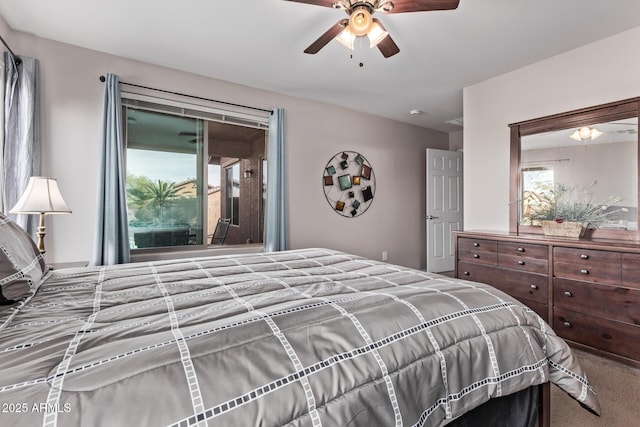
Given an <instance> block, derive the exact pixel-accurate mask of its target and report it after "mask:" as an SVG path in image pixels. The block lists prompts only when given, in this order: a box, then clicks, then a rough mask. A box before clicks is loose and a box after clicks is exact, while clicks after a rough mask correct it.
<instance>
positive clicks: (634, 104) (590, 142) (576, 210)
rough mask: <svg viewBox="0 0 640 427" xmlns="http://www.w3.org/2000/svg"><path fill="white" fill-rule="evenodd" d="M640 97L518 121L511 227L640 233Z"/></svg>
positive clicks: (627, 236)
mask: <svg viewBox="0 0 640 427" xmlns="http://www.w3.org/2000/svg"><path fill="white" fill-rule="evenodd" d="M639 104H640V102H639V98H634V99H631V100H625V101H620V102H617V103H610V104H606V105H602V106H596V107H590V108H586V109H582V110H576V111H571V112H567V113H562V114H557V115H554V116H547V117H543V118H540V119H535V120H529V121H527V122H521V123H515V124H512V125H510V127H511V186H510V227H509V228H510V231H511V232H515V233H518V234H522V233H535V234H538V233H542V227H541V225H542V224H543V223H542V221H544V220H551V221H557V222H562V221H565V220H566V221H577V222H581V223H583V224H588V230H587V234H586V237H587V238H601V237H602V238H612V239H623V240H637V239H638V236H639V234H638V155H639V153H638V144H639V139H638V108H639Z"/></svg>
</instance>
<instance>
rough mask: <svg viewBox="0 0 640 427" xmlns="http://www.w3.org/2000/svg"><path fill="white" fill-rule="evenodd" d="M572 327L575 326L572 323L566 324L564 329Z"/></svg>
mask: <svg viewBox="0 0 640 427" xmlns="http://www.w3.org/2000/svg"><path fill="white" fill-rule="evenodd" d="M571 326H573V325H572V324H571V322H564V327H565V328H570V327H571Z"/></svg>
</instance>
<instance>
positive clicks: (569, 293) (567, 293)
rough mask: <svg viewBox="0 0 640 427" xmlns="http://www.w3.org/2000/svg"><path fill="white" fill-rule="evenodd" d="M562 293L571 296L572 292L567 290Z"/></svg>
mask: <svg viewBox="0 0 640 427" xmlns="http://www.w3.org/2000/svg"><path fill="white" fill-rule="evenodd" d="M564 295H565V296H567V297H572V296H573V294H572V293H571V292H569V291H564Z"/></svg>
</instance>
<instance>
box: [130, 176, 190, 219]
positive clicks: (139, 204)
mask: <svg viewBox="0 0 640 427" xmlns="http://www.w3.org/2000/svg"><path fill="white" fill-rule="evenodd" d="M175 185H176V183H175V182H164V181H161V180H157V181H155V182H153V181H148V180H147V179H146V178H144V177H142V178H140V179H138V181H136V183H135V185H132V186H130V187H129V188H128V189H127V193H128V196H129V203H130V204H131V206H133V207H135V209H136V211H138V212H140V211H142V210H145V208H157V209H158V210H159V213H160V218H159V219H160V222H161V223H162V222H163V220H164V211H165V208H166V207H168V206H169V205H171V204H172V203H173V201H174V200H175V199H176V197H178V194H177V193H178V189H177V188H175Z"/></svg>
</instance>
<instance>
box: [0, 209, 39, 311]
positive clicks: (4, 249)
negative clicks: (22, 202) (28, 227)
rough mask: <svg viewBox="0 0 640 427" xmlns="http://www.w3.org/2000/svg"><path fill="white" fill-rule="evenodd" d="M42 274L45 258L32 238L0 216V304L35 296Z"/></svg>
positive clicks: (10, 221) (16, 225)
mask: <svg viewBox="0 0 640 427" xmlns="http://www.w3.org/2000/svg"><path fill="white" fill-rule="evenodd" d="M45 272H46V265H45V262H44V257H43V256H42V254H41V253H40V251H38V248H37V246H36V244H35V243H34V242H33V240H32V239H31V236H29V235H28V234H27V233H26V232H25V231H24V230H23V229H22V228H21V227H20V226H19V225H18V224H16V223H15V222H13V221H12V220H11V219H9V218H7V217H6V216H4V214H2V213H1V212H0V304H11V303H13V302H15V301H16V300H19V299H20V298H24V297H26V296H28V295H29V294H30V293H31V292H35V290H36V287H37V286H38V285H39V284H40V281H41V280H42V276H43V275H44V273H45Z"/></svg>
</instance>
